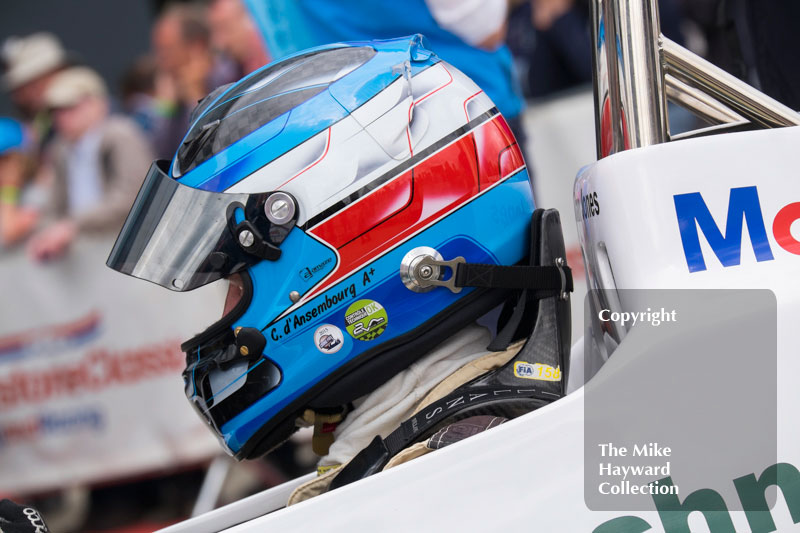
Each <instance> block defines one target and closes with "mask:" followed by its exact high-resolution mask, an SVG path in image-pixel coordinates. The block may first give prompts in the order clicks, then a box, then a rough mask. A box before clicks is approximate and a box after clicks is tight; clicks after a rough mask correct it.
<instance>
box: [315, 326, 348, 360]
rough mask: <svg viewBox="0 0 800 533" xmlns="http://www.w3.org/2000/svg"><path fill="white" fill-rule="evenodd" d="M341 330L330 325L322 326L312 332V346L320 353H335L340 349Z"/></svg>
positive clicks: (342, 339)
mask: <svg viewBox="0 0 800 533" xmlns="http://www.w3.org/2000/svg"><path fill="white" fill-rule="evenodd" d="M343 342H344V335H343V334H342V330H341V329H339V328H337V327H336V326H334V325H332V324H323V325H321V326H320V327H318V328H317V331H315V332H314V344H315V345H316V347H317V350H319V351H320V352H322V353H336V352H338V351H339V350H341V349H342V343H343Z"/></svg>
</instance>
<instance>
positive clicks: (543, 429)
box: [163, 127, 800, 533]
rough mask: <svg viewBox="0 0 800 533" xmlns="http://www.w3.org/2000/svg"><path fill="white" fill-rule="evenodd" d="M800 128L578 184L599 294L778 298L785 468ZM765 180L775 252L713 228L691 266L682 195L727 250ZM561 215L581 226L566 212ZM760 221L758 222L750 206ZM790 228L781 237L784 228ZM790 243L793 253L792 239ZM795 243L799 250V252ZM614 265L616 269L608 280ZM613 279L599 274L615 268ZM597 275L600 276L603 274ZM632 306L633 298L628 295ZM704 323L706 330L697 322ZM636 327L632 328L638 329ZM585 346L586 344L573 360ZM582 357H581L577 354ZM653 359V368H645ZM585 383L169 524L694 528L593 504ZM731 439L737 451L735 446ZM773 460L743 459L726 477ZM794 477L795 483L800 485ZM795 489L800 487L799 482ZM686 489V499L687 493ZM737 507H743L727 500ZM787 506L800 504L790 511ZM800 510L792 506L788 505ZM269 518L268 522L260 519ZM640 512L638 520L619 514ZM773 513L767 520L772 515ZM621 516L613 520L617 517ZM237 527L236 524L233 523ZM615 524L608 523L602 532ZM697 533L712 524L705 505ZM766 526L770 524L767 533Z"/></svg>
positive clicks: (739, 526) (727, 491) (674, 154)
mask: <svg viewBox="0 0 800 533" xmlns="http://www.w3.org/2000/svg"><path fill="white" fill-rule="evenodd" d="M798 148H800V127H794V128H784V129H776V130H765V131H756V132H746V133H735V134H725V135H718V136H710V137H701V138H695V139H691V140H684V141H678V142H673V143H668V144H661V145H656V146H650V147H647V148H640V149H634V150H628V151H625V152H621V153H618V154H615V155H612V156H609V157H607V158H605V159H603V160H601V161H598V162H596V163H594V164H592V165H589V166H588V167H585V168H584V169H582V170H581V171H580V173H579V174H578V178H577V181H576V184H575V201H576V216H577V223H578V226H579V234H580V235H581V244H582V246H583V248H584V257H586V251H587V250H594V251H597V250H598V249H602V254H603V255H607V258H608V260H607V265H605V266H602V267H601V266H597V265H591V261H603V258H602V257H600V258H599V259H598V257H597V255H596V254H595V256H594V258H593V259H592V258H590V259H589V260H588V263H589V264H588V265H587V266H588V267H589V268H588V270H589V272H590V276H589V278H590V279H589V284H590V288H591V287H593V286H597V285H598V284H599V283H601V282H602V283H604V285H601V286H604V287H608V286H609V284H610V286H616V287H617V288H626V289H633V288H767V289H771V290H772V291H774V293H775V295H776V297H777V305H778V324H777V334H778V362H777V364H778V378H777V380H778V381H777V383H778V391H777V405H778V436H777V439H778V450H777V458H778V462H779V463H788V464H789V465H793V466H794V467H798V466H800V429H798V424H797V415H798V409H800V387H798V386H797V385H796V383H795V381H796V376H797V375H798V374H800V359H799V358H798V357H797V356H798V343H797V342H796V340H795V328H796V324H797V317H798V316H799V314H798V312H800V276H798V272H799V271H800V257H798V251H797V249H787V248H785V246H786V242H787V241H786V240H785V232H786V231H789V232H790V234H791V235H793V239H794V240H797V241H800V222H797V223H795V224H794V225H790V228H789V229H788V230H785V228H784V230H785V231H784V232H783V234H784V240H783V241H782V243H783V244H780V243H778V242H777V241H776V237H775V232H774V231H773V221H774V219H775V215H776V214H777V213H778V212H779V211H780V210H781V209H782V208H784V207H785V206H787V205H790V204H792V203H795V202H800V180H798V176H797V174H798V168H800V150H799V149H798ZM753 186H755V187H757V194H758V198H759V201H760V210H761V214H762V216H763V221H764V226H765V228H766V230H767V238H768V245H769V248H770V250H771V254H772V256H773V259H771V260H764V257H763V255H762V256H761V259H762V260H761V261H758V260H757V258H756V255H755V253H754V250H753V245H752V242H753V238H752V236H750V235H749V233H748V231H747V229H746V227H747V225H746V224H745V225H743V228H744V229H743V234H742V236H741V241H740V243H739V244H740V247H741V259H740V264H738V265H731V266H723V265H722V264H721V263H720V261H719V259H718V258H717V256H716V252H717V251H715V250H714V249H712V248H711V246H709V244H708V242H707V240H706V239H705V238H704V234H703V232H702V231H700V232H699V241H700V245H701V248H702V252H703V258H704V261H705V265H706V270H698V271H695V272H690V270H689V267H688V263H687V259H686V257H685V254H684V249H683V244H682V241H681V234H680V230H679V226H678V218H677V216H676V208H675V203H674V196H675V195H681V194H687V193H694V192H699V193H700V194H701V195H702V198H703V199H704V201H705V204H706V206H707V207H708V211H709V212H710V213H711V215H712V217H713V219H714V221H715V223H716V226H717V228H718V229H719V231H720V232H721V233H722V235H723V236H725V238H726V243H727V244H726V245H733V244H734V243H735V241H736V239H731V234H726V219H727V213H728V207H729V205H728V203H729V197H730V191H731V189H732V188H740V187H753ZM595 193H596V201H597V202H598V203H599V213H596V214H594V215H593V216H587V217H584V210H583V208H582V206H583V197H585V196H586V195H588V194H592V195H594V194H595ZM563 215H565V216H564V217H563V218H564V220H565V224H569V217H568V216H566V213H564V214H563ZM750 216H753V215H752V213H751V215H750ZM777 229H778V232H780V231H782V230H781V228H777ZM790 248H791V247H790ZM792 250H794V251H792ZM603 272H605V274H603ZM612 272H613V279H604V280H598V279H596V278H598V277H602V276H606V277H607V276H609V275H611V273H612ZM593 278H595V279H593ZM621 305H622V309H624V302H622V304H621ZM696 327H697V328H701V329H702V328H704V327H705V326H704V324H697V325H696ZM632 331H633V330H632ZM581 354H582V343H581V342H580V341H579V342H578V343H577V344H576V348H575V349H573V357H574V358H577V357H579V356H580V355H581ZM639 355H640V353H639V352H637V345H636V335H633V334H632V333H631V332H628V336H627V337H626V338H625V339H623V341H622V343H621V344H620V346H619V348H617V350H616V351H615V352H614V353H613V356H612V357H611V358H610V359H609V360H608V362H606V363H605V365H603V367H602V368H601V370H600V372H599V373H598V374H597V375H596V376H595V377H594V378H593V379H605V378H604V377H603V376H608V375H610V374H611V373H619V374H620V376H623V377H624V373H625V372H628V371H629V369H630V368H631V366H632V365H636V364H637V357H639ZM575 363H578V361H575ZM642 364H644V362H642ZM583 401H584V389H583V388H578V389H577V390H575V391H574V392H572V393H571V394H569V395H568V396H567V397H565V398H563V399H561V400H558V401H556V402H554V403H553V404H550V405H548V406H546V407H544V408H542V409H539V410H537V411H534V412H532V413H529V414H527V415H525V416H522V417H520V418H517V419H515V420H512V421H509V422H507V423H505V424H503V425H502V426H499V427H497V428H495V429H492V430H491V431H488V432H485V433H482V434H480V435H477V436H475V437H472V438H469V439H466V440H464V441H462V442H459V443H457V444H455V445H452V446H449V447H447V448H445V449H443V450H439V451H437V452H435V453H431V454H428V455H426V456H423V457H421V458H419V459H416V460H414V461H411V462H409V463H407V464H404V465H401V466H398V467H396V468H393V469H391V470H388V471H386V472H382V473H380V474H377V475H374V476H372V477H369V478H367V479H364V480H362V481H359V482H356V483H352V484H350V485H348V486H345V487H343V488H341V489H338V490H335V491H332V492H330V493H327V494H323V495H321V496H318V497H316V498H313V499H311V500H308V501H305V502H303V503H300V504H298V505H295V506H292V507H289V508H284V507H283V506H284V503H285V501H286V499H287V498H288V495H289V493H290V492H291V490H292V489H293V488H294V487H295V486H297V485H298V484H299V482H301V481H304V480H307V479H310V478H311V475H309V476H306V477H304V478H301V479H298V480H294V481H292V482H289V483H287V484H284V485H281V486H279V487H275V488H273V489H270V490H268V491H266V492H264V493H261V494H259V495H255V496H252V497H250V498H248V499H246V500H242V501H240V502H236V503H234V504H232V505H229V506H227V507H223V508H221V509H218V510H215V511H212V512H210V513H207V514H205V515H201V516H199V517H196V518H193V519H191V520H189V521H186V522H183V523H181V524H177V525H175V526H172V527H170V528H167V529H165V530H163V531H165V532H170V533H177V532H179V531H187V532H188V531H192V532H196V533H202V532H204V531H220V530H222V529H224V528H225V527H229V526H233V527H230V529H225V531H230V532H237V533H244V532H263V531H311V530H324V531H348V532H349V531H382V532H387V531H403V532H405V531H419V530H421V531H498V530H509V531H516V530H531V531H546V532H562V531H563V532H572V531H576V532H577V531H586V532H591V531H598V533H599V532H600V531H603V532H604V533H605V532H608V531H630V532H640V531H654V532H656V531H684V530H683V529H672V528H671V527H670V528H669V529H665V527H664V525H663V523H662V518H661V516H660V515H659V513H658V512H657V511H656V509H655V507H653V508H652V509H651V510H648V511H637V512H627V513H626V512H611V511H602V512H601V511H591V510H589V509H588V508H587V506H586V504H585V502H584V479H583V477H584V438H583V429H584V426H583V412H584V406H583ZM731 446H735V443H732V444H731ZM770 466H771V465H768V464H741V468H740V469H738V470H737V471H735V472H734V471H732V472H730V475H729V476H728V477H727V478H728V479H730V480H733V479H735V478H737V477H739V476H742V475H746V474H749V473H754V474H755V475H756V477H758V476H760V475H761V473H762V472H763V471H764V470H765V469H766V468H768V467H770ZM795 481H796V479H795ZM708 488H711V489H713V490H715V491H717V492H718V493H719V494H720V495H721V496H722V497H723V498H724V500H725V501H726V502H733V501H734V500H735V499H736V498H737V497H738V496H737V492H736V489H735V487H734V485H733V483H732V482H731V483H730V484H728V486H709V487H708ZM782 488H783V489H784V492H782V491H778V493H779V494H784V495H785V496H786V497H787V498H789V501H788V503H787V501H786V500H785V499H784V498H783V497H778V498H777V503H776V505H775V506H774V508H772V509H771V510H770V511H769V517H767V521H766V522H764V523H766V524H768V523H769V520H770V519H771V520H772V521H774V524H775V527H776V529H770V528H768V527H767V526H760V527H762V529H759V528H758V527H757V528H756V529H755V530H757V531H772V530H777V531H800V525H798V524H797V523H796V522H795V521H793V517H792V514H795V515H796V517H797V520H798V521H800V512H798V511H800V486H796V487H795V486H794V485H792V489H793V491H786V487H782ZM794 489H796V490H794ZM683 498H684V496H683V495H682V496H681V500H683ZM728 507H731V505H730V504H729V505H728ZM787 507H788V509H787ZM789 510H791V511H792V513H790V512H789ZM261 515H263V516H261ZM730 515H731V519H732V522H733V524H734V526H735V528H736V531H737V532H747V531H754V529H751V524H750V523H749V522H748V517H746V516H745V513H744V512H742V511H731V512H730ZM623 516H628V517H629V518H627V519H622V518H621V517H623ZM762 518H764V517H762ZM614 519H619V520H617V521H615V522H612V523H611V524H606V523H607V522H608V521H611V520H614ZM234 524H238V525H234ZM603 524H606V526H605V527H601V526H602V525H603ZM688 524H689V526H690V527H691V528H692V531H712V532H716V531H718V528H717V529H713V528H712V529H709V526H708V525H707V524H706V522H705V518H704V517H703V515H702V514H700V513H693V515H692V516H690V518H689V521H688ZM765 527H766V529H764V528H765Z"/></svg>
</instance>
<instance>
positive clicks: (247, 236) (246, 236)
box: [239, 229, 256, 248]
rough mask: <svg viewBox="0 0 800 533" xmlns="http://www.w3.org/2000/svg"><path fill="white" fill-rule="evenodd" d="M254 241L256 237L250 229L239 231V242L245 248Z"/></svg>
mask: <svg viewBox="0 0 800 533" xmlns="http://www.w3.org/2000/svg"><path fill="white" fill-rule="evenodd" d="M254 242H256V238H255V236H254V235H253V232H252V231H250V230H247V229H246V230H244V231H242V232H241V233H239V244H241V245H242V246H244V247H245V248H250V247H251V246H253V243H254Z"/></svg>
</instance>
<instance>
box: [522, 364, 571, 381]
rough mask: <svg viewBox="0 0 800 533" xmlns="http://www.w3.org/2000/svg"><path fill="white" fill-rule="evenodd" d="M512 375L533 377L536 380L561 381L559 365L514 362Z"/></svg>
mask: <svg viewBox="0 0 800 533" xmlns="http://www.w3.org/2000/svg"><path fill="white" fill-rule="evenodd" d="M514 375H515V376H517V377H518V378H522V379H535V380H537V381H561V367H557V368H553V367H552V366H550V365H545V364H543V363H526V362H525V361H517V362H516V363H514Z"/></svg>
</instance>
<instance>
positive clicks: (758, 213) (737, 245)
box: [673, 186, 800, 272]
mask: <svg viewBox="0 0 800 533" xmlns="http://www.w3.org/2000/svg"><path fill="white" fill-rule="evenodd" d="M673 199H674V201H675V214H676V215H677V217H678V227H679V229H680V233H681V241H682V242H683V253H684V255H685V256H686V264H687V266H688V267H689V272H700V271H703V270H706V261H705V258H704V257H703V250H702V249H701V248H700V234H701V233H702V234H703V237H704V238H705V240H706V242H707V243H708V245H709V246H710V247H711V250H713V252H714V254H715V255H716V256H717V259H719V262H720V263H722V266H724V267H730V266H735V265H738V264H740V262H741V255H742V236H743V231H744V225H747V234H748V235H749V237H750V244H751V245H752V246H753V253H754V254H755V257H756V260H757V261H772V260H773V259H774V258H775V257H774V256H773V255H772V247H771V246H770V241H769V237H768V234H767V227H766V224H765V222H764V213H763V212H762V210H761V202H760V200H759V198H758V188H757V187H754V186H753V187H736V188H733V189H731V191H730V197H729V199H728V216H727V218H726V219H725V220H724V221H723V220H714V217H713V216H711V212H710V211H709V209H708V206H707V205H706V202H705V200H704V199H703V196H702V195H701V194H700V193H699V192H691V193H687V194H676V195H674V197H673ZM798 219H800V202H793V203H790V204H787V205H785V206H783V207H782V208H781V209H780V210H778V213H777V214H776V215H775V218H774V219H773V220H772V228H771V229H772V236H773V237H774V238H775V243H776V244H777V245H778V246H780V247H781V248H783V249H784V250H786V251H787V252H789V253H791V254H795V255H800V241H798V240H797V239H795V238H794V237H793V236H792V233H791V227H792V223H793V222H794V221H795V220H798ZM722 227H724V229H725V232H724V233H723V232H722V230H721V229H720V228H722Z"/></svg>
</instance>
